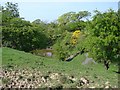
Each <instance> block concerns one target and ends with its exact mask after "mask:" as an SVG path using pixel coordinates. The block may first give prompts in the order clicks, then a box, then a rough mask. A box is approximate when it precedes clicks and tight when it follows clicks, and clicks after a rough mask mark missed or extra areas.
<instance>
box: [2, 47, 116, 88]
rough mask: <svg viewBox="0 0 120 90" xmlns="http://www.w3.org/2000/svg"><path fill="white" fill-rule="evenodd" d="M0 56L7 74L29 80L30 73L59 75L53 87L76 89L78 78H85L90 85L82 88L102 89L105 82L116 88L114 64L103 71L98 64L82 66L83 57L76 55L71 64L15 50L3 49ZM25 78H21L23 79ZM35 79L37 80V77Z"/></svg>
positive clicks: (101, 65) (101, 66)
mask: <svg viewBox="0 0 120 90" xmlns="http://www.w3.org/2000/svg"><path fill="white" fill-rule="evenodd" d="M2 56H3V61H2V63H3V69H4V70H7V71H8V72H12V71H13V72H14V71H16V72H18V71H19V73H22V72H25V73H23V74H25V75H26V76H27V78H31V76H30V77H29V75H30V74H29V73H31V74H32V75H33V76H34V75H37V73H39V72H41V73H40V74H39V75H41V74H42V76H44V77H45V76H49V74H52V73H53V74H54V73H58V74H60V73H61V74H62V76H61V77H60V78H59V80H61V83H59V82H58V81H57V80H55V81H56V82H55V81H53V82H52V80H51V83H52V84H53V83H55V86H57V85H58V84H60V85H62V86H63V87H64V88H65V87H66V88H70V87H73V88H76V86H77V83H79V80H80V78H82V77H85V78H87V79H88V80H89V82H90V84H89V85H88V86H86V85H82V86H81V87H83V88H85V87H94V88H104V87H105V86H104V85H105V83H106V82H109V83H110V87H114V88H117V87H118V74H117V73H115V72H113V71H116V70H117V69H118V68H117V66H116V65H115V64H112V65H111V67H110V69H109V70H106V69H104V67H103V64H100V63H98V64H92V63H91V64H87V65H82V62H83V61H84V59H85V56H84V55H78V56H77V57H75V58H74V60H72V61H71V62H63V61H58V60H56V59H55V58H47V57H41V56H35V55H32V54H31V53H25V52H23V51H18V50H15V49H10V48H6V47H5V48H3V54H2ZM11 70H12V71H11ZM22 70H24V71H22ZM25 70H27V71H25ZM26 72H28V73H26ZM35 73H36V74H35ZM13 74H14V73H13ZM23 74H19V75H20V78H21V76H23ZM27 74H28V75H27ZM61 74H60V75H61ZM17 75H18V74H17ZM26 76H23V78H25V77H26ZM69 76H70V77H74V78H77V81H74V83H71V81H70V80H68V79H67V78H68V77H69ZM35 77H36V78H37V76H35ZM13 78H14V77H13ZM6 79H7V78H6ZM6 79H5V80H4V82H6ZM20 81H21V80H20ZM9 82H10V80H9ZM33 82H34V81H33ZM6 83H7V82H6ZM47 83H49V82H47ZM4 85H5V84H4ZM44 85H45V84H44ZM44 85H43V87H44ZM44 88H45V87H44Z"/></svg>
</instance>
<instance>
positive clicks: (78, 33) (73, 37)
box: [71, 30, 80, 45]
mask: <svg viewBox="0 0 120 90" xmlns="http://www.w3.org/2000/svg"><path fill="white" fill-rule="evenodd" d="M79 36H80V30H76V31H75V32H73V35H72V37H71V43H72V44H73V45H75V44H76V43H77V39H78V38H79Z"/></svg>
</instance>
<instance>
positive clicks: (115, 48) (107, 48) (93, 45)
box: [85, 9, 120, 62]
mask: <svg viewBox="0 0 120 90" xmlns="http://www.w3.org/2000/svg"><path fill="white" fill-rule="evenodd" d="M95 13H96V15H94V16H93V20H92V21H91V23H89V25H88V29H89V30H88V32H87V35H88V36H87V38H86V41H85V42H86V48H87V49H88V51H89V53H90V54H91V56H92V57H94V59H96V60H99V61H104V62H108V61H112V62H114V61H115V60H118V59H120V29H119V28H120V22H119V20H118V13H117V12H115V11H113V10H111V9H110V10H108V11H107V12H104V13H101V12H99V11H97V10H96V11H95Z"/></svg>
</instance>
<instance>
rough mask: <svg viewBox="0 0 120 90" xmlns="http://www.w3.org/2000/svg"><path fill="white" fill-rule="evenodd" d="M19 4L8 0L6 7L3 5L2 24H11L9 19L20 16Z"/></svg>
mask: <svg viewBox="0 0 120 90" xmlns="http://www.w3.org/2000/svg"><path fill="white" fill-rule="evenodd" d="M19 16H20V15H19V11H18V4H17V3H15V4H13V3H11V2H7V3H6V4H5V7H3V6H2V25H4V26H7V25H9V21H10V19H12V18H19Z"/></svg>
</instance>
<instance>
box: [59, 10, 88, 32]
mask: <svg viewBox="0 0 120 90" xmlns="http://www.w3.org/2000/svg"><path fill="white" fill-rule="evenodd" d="M88 16H90V12H88V11H80V12H78V13H76V12H68V13H65V14H63V15H61V16H60V17H59V18H58V20H57V21H58V25H59V27H61V28H62V29H64V30H68V31H75V30H76V29H84V27H85V22H84V20H82V19H85V18H87V17H88Z"/></svg>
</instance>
